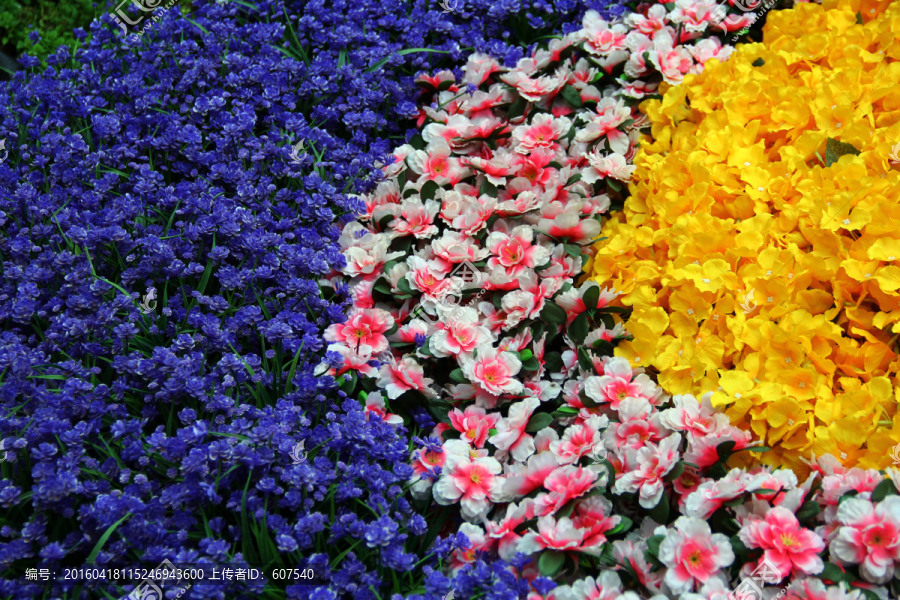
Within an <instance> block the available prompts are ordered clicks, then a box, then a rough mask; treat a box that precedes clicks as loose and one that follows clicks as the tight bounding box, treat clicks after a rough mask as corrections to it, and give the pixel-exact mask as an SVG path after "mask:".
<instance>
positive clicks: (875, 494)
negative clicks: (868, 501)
mask: <svg viewBox="0 0 900 600" xmlns="http://www.w3.org/2000/svg"><path fill="white" fill-rule="evenodd" d="M896 495H897V488H896V487H894V482H893V481H891V480H890V479H884V480H882V482H881V483H879V484H878V485H876V486H875V489H874V490H872V502H881V501H882V500H884V499H885V498H887V497H888V496H896Z"/></svg>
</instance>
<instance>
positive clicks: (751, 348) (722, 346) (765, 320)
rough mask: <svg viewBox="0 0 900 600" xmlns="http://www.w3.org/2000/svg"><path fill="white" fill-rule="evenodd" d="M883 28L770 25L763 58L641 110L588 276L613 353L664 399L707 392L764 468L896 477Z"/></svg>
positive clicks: (889, 79)
mask: <svg viewBox="0 0 900 600" xmlns="http://www.w3.org/2000/svg"><path fill="white" fill-rule="evenodd" d="M898 15H900V13H898V7H897V5H896V4H890V5H889V4H888V3H885V2H868V1H866V2H840V3H838V2H829V3H826V4H825V5H824V6H819V5H816V4H804V5H800V6H798V8H796V9H794V10H790V11H778V12H775V13H773V14H772V15H771V19H770V23H769V27H768V29H767V32H766V35H767V37H766V43H765V44H752V45H750V44H748V45H744V46H742V47H740V48H739V49H738V50H737V52H736V56H734V57H733V58H732V59H730V60H729V61H727V62H724V63H721V64H715V65H714V66H710V67H709V68H708V69H707V70H706V71H705V72H704V73H703V74H701V75H698V76H696V77H688V78H687V79H686V81H685V82H684V83H683V84H682V85H681V86H678V87H675V88H672V89H670V90H669V91H668V92H667V93H666V95H665V97H664V98H663V99H662V100H660V101H650V102H648V103H647V104H646V106H645V110H646V113H647V116H648V118H649V119H650V121H651V124H652V134H653V135H652V137H651V139H648V140H647V144H645V145H644V146H643V147H642V152H641V153H640V154H639V155H638V157H637V159H636V160H635V164H636V166H637V175H636V176H635V183H634V185H633V186H632V196H631V197H630V198H629V199H628V201H627V202H626V203H625V210H624V211H622V212H621V213H619V214H616V215H613V216H612V217H611V218H610V220H609V222H608V223H607V224H606V229H605V233H606V235H607V236H608V238H609V239H607V240H605V241H603V242H601V243H600V244H599V245H598V253H597V256H596V257H595V259H594V261H593V263H592V267H591V269H592V273H593V274H594V276H595V278H596V280H597V281H598V282H602V283H603V284H604V285H608V284H609V282H612V284H613V285H615V286H616V288H617V289H618V290H620V291H622V296H621V302H622V303H623V304H624V305H625V306H629V307H630V308H632V309H633V312H632V314H631V316H630V319H629V320H628V323H627V328H628V331H629V332H630V333H631V334H632V335H633V338H634V339H633V340H632V341H628V342H626V343H624V344H622V345H621V346H620V347H619V348H618V350H617V353H618V355H621V356H623V357H626V358H628V359H629V360H631V361H632V362H633V363H635V364H638V365H641V366H644V367H647V368H651V369H653V370H654V371H656V372H658V373H659V381H660V384H661V385H663V387H665V389H667V390H669V391H671V392H672V393H689V392H691V393H695V394H698V393H700V392H701V391H703V390H716V393H715V394H714V396H713V397H712V402H713V405H714V406H715V407H717V408H718V409H720V410H722V411H724V414H726V415H727V416H728V417H729V418H730V419H731V421H732V422H733V423H736V424H740V425H741V426H742V427H743V428H745V429H746V430H748V431H750V432H752V434H753V435H754V437H755V438H756V439H760V440H762V441H763V442H764V443H765V444H766V445H767V446H771V447H772V448H773V451H772V452H769V453H767V454H766V455H764V456H762V457H761V458H762V459H763V461H765V462H768V463H769V464H772V465H782V466H790V467H792V468H794V469H795V470H802V469H803V468H804V465H803V464H802V462H801V461H802V460H803V459H805V458H808V457H809V455H810V453H811V452H812V453H814V454H815V455H816V456H822V455H824V454H832V455H834V456H835V457H837V458H839V459H840V460H841V462H842V464H844V465H847V466H854V465H858V466H861V467H863V468H884V467H887V466H889V465H891V464H892V462H893V463H896V459H897V451H896V450H893V451H892V448H893V447H894V446H896V445H897V444H898V442H900V416H898V413H897V410H896V404H897V402H898V400H900V383H898V372H900V347H898V343H897V338H898V333H900V266H898V258H900V236H898V231H897V227H896V225H895V223H896V222H897V220H898V218H900V207H898V203H897V198H898V197H900V174H898V170H897V165H898V164H900V156H898V154H900V126H898V125H897V108H896V107H897V102H898V98H900V97H898V93H897V90H898V83H900V74H898V66H897V60H898V56H900V52H898V49H897V43H896V40H895V37H896V36H895V35H894V32H895V31H896V22H897V18H898ZM860 57H863V58H862V59H861V58H860ZM848 73H853V74H854V75H853V76H852V77H850V76H848V75H847V74H848ZM685 165H690V168H687V169H686V168H685Z"/></svg>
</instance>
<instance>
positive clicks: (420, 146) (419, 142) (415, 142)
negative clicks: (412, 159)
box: [409, 133, 425, 150]
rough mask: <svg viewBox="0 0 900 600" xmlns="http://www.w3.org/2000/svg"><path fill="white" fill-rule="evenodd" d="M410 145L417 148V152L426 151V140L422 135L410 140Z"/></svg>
mask: <svg viewBox="0 0 900 600" xmlns="http://www.w3.org/2000/svg"><path fill="white" fill-rule="evenodd" d="M409 145H410V146H412V147H413V148H415V149H416V150H424V149H425V138H423V137H422V135H421V134H418V133H417V134H416V135H414V136H412V139H411V140H409Z"/></svg>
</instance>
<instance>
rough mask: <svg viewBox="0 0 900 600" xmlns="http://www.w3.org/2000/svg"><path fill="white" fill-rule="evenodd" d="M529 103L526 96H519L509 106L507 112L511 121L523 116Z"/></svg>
mask: <svg viewBox="0 0 900 600" xmlns="http://www.w3.org/2000/svg"><path fill="white" fill-rule="evenodd" d="M527 105H528V101H527V100H526V99H525V98H523V97H522V96H519V97H517V98H516V99H515V100H514V101H513V103H512V104H510V106H509V110H508V111H507V113H506V116H507V118H508V119H509V120H510V121H511V120H513V119H517V118H519V117H521V116H522V115H524V114H525V107H526V106H527Z"/></svg>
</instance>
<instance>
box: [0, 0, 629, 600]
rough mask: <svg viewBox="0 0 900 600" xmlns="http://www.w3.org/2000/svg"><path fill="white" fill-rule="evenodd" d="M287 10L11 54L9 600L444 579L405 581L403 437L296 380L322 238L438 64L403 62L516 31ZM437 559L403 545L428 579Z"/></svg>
mask: <svg viewBox="0 0 900 600" xmlns="http://www.w3.org/2000/svg"><path fill="white" fill-rule="evenodd" d="M566 6H568V5H566ZM555 7H556V5H554V4H541V5H539V6H538V9H539V10H536V14H535V16H533V18H531V26H533V27H541V26H553V27H556V21H546V22H542V21H539V19H538V16H537V13H541V14H543V13H553V12H554V11H555ZM288 8H289V10H290V16H289V17H286V16H285V14H284V12H283V9H282V8H281V7H280V5H279V4H276V3H269V2H261V3H258V5H257V6H256V8H255V9H248V8H247V7H245V6H244V5H243V4H241V5H238V4H236V3H214V2H197V3H194V4H193V6H192V15H191V20H186V19H184V18H181V16H180V14H179V11H178V10H177V7H173V10H171V11H169V12H167V13H166V15H165V16H164V18H163V19H162V20H161V21H160V22H158V23H156V24H155V25H154V27H153V29H152V30H151V31H150V33H148V34H147V35H145V36H144V38H143V39H142V40H136V39H133V38H128V39H123V38H122V36H121V34H120V32H119V31H118V29H117V28H116V27H115V26H114V25H112V24H111V22H110V20H109V19H108V18H106V17H104V18H103V19H102V23H101V22H95V23H94V24H93V25H92V26H91V36H90V38H89V39H88V36H87V34H86V33H85V32H83V31H80V30H76V31H75V32H74V36H75V37H76V38H77V39H78V40H79V41H80V42H82V43H83V47H81V48H79V49H78V50H77V51H76V52H75V55H74V56H72V55H71V54H70V50H69V49H68V48H67V47H61V48H59V50H57V51H56V52H55V53H53V54H52V55H51V56H49V57H48V58H47V63H48V65H49V68H48V69H47V70H46V71H44V72H38V71H37V69H36V67H37V66H38V61H37V60H36V59H35V58H27V57H26V58H24V59H23V63H24V65H25V66H26V67H27V68H28V69H30V70H31V71H32V72H30V73H19V74H17V75H16V78H15V80H14V81H13V82H12V83H11V84H4V85H3V87H2V88H0V94H2V101H0V136H2V137H3V138H5V140H6V149H7V150H8V151H9V156H8V157H6V160H5V162H3V164H2V165H0V211H2V212H0V225H2V234H0V251H2V254H3V260H4V265H3V277H2V279H0V296H2V298H3V300H4V302H3V303H2V305H0V320H2V327H3V332H2V333H0V335H2V337H3V344H2V351H0V357H2V358H0V366H2V373H3V374H2V377H3V386H2V390H0V402H2V404H3V409H4V417H3V419H2V420H0V434H2V436H3V438H4V448H5V449H6V450H7V451H8V460H7V461H6V462H4V463H3V465H2V467H0V468H2V473H3V480H2V482H0V486H2V491H0V504H2V506H3V507H4V509H5V511H4V515H3V518H2V523H3V527H2V530H0V531H2V536H3V540H2V543H0V564H2V566H3V570H4V574H5V577H6V578H5V579H3V580H0V589H2V594H3V595H4V596H6V595H12V594H14V595H15V596H16V597H22V598H25V597H40V596H41V595H44V594H47V593H50V591H49V590H45V589H43V586H41V585H39V584H29V585H23V584H22V582H21V581H15V582H14V581H13V578H20V577H21V573H23V572H24V569H25V568H26V567H28V566H31V565H34V564H36V563H37V562H38V561H58V562H59V563H60V564H70V565H81V564H84V562H85V560H87V558H88V557H89V556H91V557H93V558H95V559H96V561H97V563H99V564H108V563H119V564H123V563H124V564H134V563H135V561H138V560H140V561H141V564H144V563H147V564H144V566H148V567H155V566H156V565H157V564H158V563H159V562H160V561H161V560H162V559H164V558H169V559H170V560H173V561H176V562H178V561H181V562H201V561H205V560H209V561H215V562H229V561H238V562H240V561H241V560H244V561H247V562H253V561H260V562H261V563H264V564H266V565H281V564H284V565H285V566H292V567H293V566H297V565H298V561H300V559H301V558H302V559H303V560H304V561H306V562H304V563H302V564H309V565H311V566H314V567H315V568H316V571H317V572H319V573H322V574H323V576H328V577H329V579H328V581H327V582H326V583H325V586H324V587H320V588H319V590H318V591H316V592H315V593H321V594H325V596H328V595H341V594H353V595H355V596H359V597H362V598H365V597H375V596H374V594H375V593H376V592H373V591H372V588H373V587H374V589H375V590H380V592H384V591H388V592H390V590H391V589H392V588H391V586H393V591H394V592H397V591H400V590H401V589H402V590H404V591H405V592H407V593H412V592H417V591H427V592H429V593H431V592H434V593H438V592H441V593H443V592H446V587H447V583H448V582H447V580H446V578H444V576H443V575H441V574H440V573H439V572H438V571H435V572H434V573H432V574H431V575H429V576H427V577H426V578H425V580H424V582H425V583H424V584H423V583H422V581H423V580H422V579H421V577H422V576H421V575H417V576H416V577H417V579H415V583H410V581H409V580H408V578H407V575H408V574H409V571H410V568H411V560H412V559H411V555H410V553H409V552H410V548H413V547H412V546H411V547H410V548H407V546H409V545H410V543H411V542H405V541H404V540H405V538H404V536H405V535H406V534H405V533H404V531H406V530H407V529H409V530H410V531H412V532H413V534H414V535H415V536H416V537H418V536H420V534H422V533H423V530H422V524H421V519H419V518H417V517H415V516H414V515H413V514H412V513H410V511H409V507H408V505H407V504H406V501H405V500H404V499H403V497H402V494H401V489H400V486H399V484H398V482H399V481H400V479H398V478H402V479H405V478H406V473H405V471H404V468H405V467H402V466H401V467H397V468H394V469H393V470H390V469H385V468H384V467H383V466H379V465H384V464H391V463H397V462H398V461H397V459H396V452H397V451H398V448H400V447H403V448H404V450H403V452H404V453H405V452H406V451H407V450H406V443H405V442H404V441H403V440H404V439H405V438H404V436H403V432H396V431H392V432H388V431H386V430H385V429H384V428H383V427H380V426H378V427H376V425H374V424H373V425H364V424H361V421H360V419H361V418H362V417H361V415H362V414H363V413H362V412H360V411H359V410H353V409H352V405H346V404H345V403H340V405H335V406H334V407H332V408H331V409H330V410H326V408H327V406H328V404H327V403H328V402H331V400H328V398H329V397H331V395H332V392H329V391H328V384H327V381H325V382H322V381H317V380H316V379H315V378H314V377H313V376H312V375H311V373H310V370H311V365H313V364H314V363H316V362H318V360H319V357H320V355H321V351H322V350H323V349H324V344H323V342H322V339H321V332H322V329H323V328H324V327H325V326H327V325H328V324H330V323H332V322H334V321H336V320H340V319H342V318H343V317H342V309H343V300H342V297H341V296H340V295H334V294H328V295H326V296H324V297H323V296H322V295H321V294H320V292H319V288H318V284H317V279H319V278H320V277H322V275H324V274H326V273H328V272H329V271H330V270H332V269H335V268H341V267H343V265H344V260H343V258H342V257H341V255H340V253H339V251H338V248H337V246H336V243H335V242H336V240H337V234H338V231H337V230H336V229H335V228H334V227H333V225H332V223H333V222H334V221H335V220H336V219H338V218H339V217H340V215H341V214H342V213H343V214H346V213H351V212H355V211H356V210H357V209H358V208H359V206H361V205H360V204H359V203H358V201H357V200H355V199H353V198H351V197H348V196H346V195H345V193H344V192H346V191H350V190H353V191H362V190H365V189H366V185H367V184H366V180H367V179H368V178H371V177H372V166H373V164H374V163H375V161H376V160H378V159H380V158H382V155H383V154H384V153H385V151H386V149H387V148H388V144H387V142H386V141H385V140H384V139H383V137H378V136H383V135H384V134H385V133H390V132H391V131H397V123H398V122H399V119H397V118H396V117H398V116H402V115H408V114H410V112H411V110H412V109H414V105H413V104H411V103H409V102H407V101H406V95H407V94H408V92H409V90H408V88H405V87H404V86H403V84H402V81H403V78H402V74H403V73H407V74H410V75H411V73H412V72H413V69H415V68H416V66H417V65H426V66H427V65H428V64H429V62H428V61H429V60H430V58H429V57H430V55H428V54H427V53H423V54H422V55H418V56H417V57H416V58H411V59H410V60H406V59H403V58H402V57H403V56H404V55H403V54H402V53H401V52H399V50H400V49H405V48H409V47H418V46H410V42H421V43H420V44H418V45H419V46H421V45H426V44H428V43H430V42H432V41H434V39H435V38H438V37H442V36H444V35H445V34H446V33H447V32H450V33H452V34H453V35H454V37H455V38H456V40H465V41H466V42H469V43H472V44H476V45H481V46H483V47H485V48H500V47H501V46H504V47H506V48H507V53H512V54H511V56H512V57H513V58H516V54H515V51H514V50H513V46H514V45H515V44H517V43H520V41H521V40H518V39H517V38H516V35H515V34H509V35H506V37H507V39H508V42H497V41H495V40H492V39H490V35H493V34H496V35H498V36H499V35H500V34H501V33H502V32H503V31H505V30H503V27H504V24H506V23H507V21H508V19H506V17H507V16H509V15H510V14H511V12H510V11H511V10H512V8H513V7H511V6H505V5H503V6H499V7H497V8H494V9H489V8H486V9H484V10H482V11H480V12H479V10H476V9H474V8H469V9H466V10H464V11H462V12H461V13H460V15H459V16H458V17H457V16H452V15H451V16H447V15H442V14H441V13H440V12H439V11H438V10H436V9H428V10H426V9H425V8H424V7H423V6H421V5H419V4H416V5H411V6H410V15H409V16H408V17H407V20H406V21H404V20H397V18H396V14H395V13H394V12H393V11H394V9H393V8H392V7H386V6H382V5H381V4H379V3H374V2H369V3H365V2H357V3H354V4H353V5H352V7H351V6H349V5H348V6H333V7H330V8H328V9H326V8H324V7H323V6H320V5H318V4H315V3H313V4H306V3H299V2H298V3H294V4H292V5H291V6H289V7H288ZM569 8H572V7H571V6H570V7H569ZM615 9H616V6H613V5H610V10H615ZM582 10H583V9H582ZM559 14H565V12H562V13H559ZM379 15H381V16H379ZM370 19H374V20H373V21H371V22H370V21H369V20H370ZM413 21H415V25H414V26H412V24H413ZM373 22H374V23H376V25H377V26H376V27H375V28H373V27H372V23H373ZM363 23H365V24H366V27H363V26H362V24H363ZM488 23H490V24H491V25H490V26H491V27H492V28H495V29H492V30H491V31H492V32H493V33H491V34H487V33H485V30H484V28H485V27H487V24H488ZM404 24H408V25H410V27H406V26H405V25H404ZM395 27H396V28H395ZM526 29H527V28H523V29H522V31H526ZM322 31H327V32H329V34H328V35H327V36H325V37H324V38H323V37H322V35H321V32H322ZM528 31H533V30H528ZM507 33H509V32H507ZM441 43H442V44H443V49H442V51H446V52H448V53H450V54H448V55H447V56H456V55H458V53H459V52H461V50H460V49H459V48H458V47H456V48H452V47H453V46H454V44H457V45H458V42H456V41H449V40H441ZM498 44H499V45H498ZM506 44H508V45H506ZM350 49H353V50H354V51H353V52H352V53H351V52H349V50H350ZM436 56H443V55H436ZM398 81H400V82H401V83H397V82H398ZM410 83H411V78H410ZM350 99H352V106H351V105H350ZM387 107H393V108H391V109H390V110H389V109H388V108H387ZM392 111H393V112H392ZM376 134H378V136H376ZM298 139H303V140H304V142H305V146H304V150H303V151H301V152H300V154H299V164H294V163H293V162H291V160H290V159H289V153H290V150H291V145H290V144H292V143H294V142H296V141H297V140H298ZM154 296H155V297H154ZM297 409H300V410H297ZM321 411H325V413H324V414H319V413H320V412H321ZM342 422H346V424H347V425H346V427H345V426H344V425H342V424H341V423H342ZM351 427H356V429H350V428H351ZM329 435H330V436H334V438H333V439H331V440H328V439H327V436H329ZM303 439H308V440H309V441H310V443H307V447H308V448H312V446H313V443H312V442H313V441H314V442H315V443H316V445H318V446H320V447H319V448H318V449H317V450H314V451H313V452H311V456H312V457H313V459H314V462H312V463H311V464H307V465H306V466H299V467H295V466H292V465H291V462H290V458H289V455H288V453H289V451H290V449H291V448H292V447H293V445H294V444H295V443H297V442H299V441H300V440H303ZM341 440H344V441H341ZM323 444H324V445H323ZM379 448H380V449H379ZM339 481H340V482H341V483H339ZM351 498H353V499H352V500H351ZM335 499H337V500H344V499H346V500H347V506H342V505H341V504H340V502H338V512H337V513H335V512H334V511H335V509H334V503H335ZM363 506H369V507H370V508H368V509H367V508H363ZM373 513H374V514H373ZM354 515H355V516H354ZM60 516H61V517H62V518H59V517H60ZM408 523H409V525H408ZM317 532H318V533H317ZM429 535H430V534H429ZM433 537H434V536H433V535H430V538H432V539H433ZM443 543H444V546H440V545H439V546H437V547H436V548H434V549H432V550H428V549H427V548H425V547H421V548H420V547H418V546H414V548H415V549H416V550H417V551H418V555H417V559H418V560H419V562H420V563H421V560H423V558H422V557H423V556H426V552H433V553H434V559H435V560H437V559H439V558H440V556H441V552H443V550H442V549H441V548H447V546H446V544H447V543H448V542H443ZM351 547H352V549H351ZM314 551H315V552H314ZM329 560H330V561H331V565H330V567H331V568H333V571H332V572H330V573H329V571H330V570H331V569H326V568H325V563H327V562H328V561H329ZM429 560H431V559H429ZM423 565H427V563H422V564H417V565H416V566H417V568H422V567H423ZM437 567H438V564H435V566H434V568H435V569H436V568H437ZM391 572H393V573H403V574H404V575H403V577H404V579H403V580H402V583H401V582H400V580H399V579H397V580H393V578H392V576H391V575H389V573H391ZM510 575H511V574H507V572H506V571H505V570H504V566H503V565H502V564H499V563H498V564H496V565H493V564H490V563H479V564H477V565H473V568H471V569H469V571H467V572H466V573H461V574H459V576H458V577H459V578H458V583H454V585H457V584H458V585H459V586H460V587H461V588H465V589H468V590H470V591H473V592H474V591H475V590H478V589H481V588H482V587H483V588H484V589H486V590H488V589H489V590H492V591H491V593H494V594H497V595H498V596H499V597H502V596H503V595H504V594H506V595H507V596H508V595H510V594H513V595H515V594H516V591H515V590H516V589H517V586H519V585H520V584H519V583H518V581H517V580H516V579H515V578H514V577H513V578H512V579H510ZM370 584H371V586H372V587H369V585H370ZM423 585H424V588H423V587H422V586H423ZM397 586H400V587H397ZM57 589H60V588H57ZM13 590H14V591H13ZM380 592H378V593H380ZM71 593H72V594H73V596H72V597H77V596H78V593H77V591H75V590H71ZM260 593H261V592H260V590H259V589H256V588H253V586H247V585H243V586H240V585H239V586H235V588H230V587H228V586H226V585H222V586H203V587H202V588H201V587H197V588H195V589H194V590H192V592H191V594H192V597H210V598H213V597H216V598H221V597H225V595H226V594H227V595H228V597H241V595H242V594H244V595H246V594H252V596H253V597H259V595H260ZM266 593H269V592H266ZM271 593H273V594H275V595H274V596H272V597H283V593H276V592H274V591H273V592H271ZM305 593H308V590H307V591H304V590H302V589H289V590H288V591H287V594H288V596H289V597H299V596H301V595H303V594H305ZM84 594H88V591H87V590H85V591H84ZM235 594H237V596H235ZM370 594H371V595H370Z"/></svg>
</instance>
